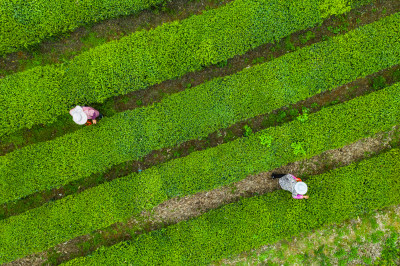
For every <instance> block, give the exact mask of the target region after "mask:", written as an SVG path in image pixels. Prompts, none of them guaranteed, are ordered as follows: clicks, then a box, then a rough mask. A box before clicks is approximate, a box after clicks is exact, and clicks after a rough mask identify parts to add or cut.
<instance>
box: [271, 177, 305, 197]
mask: <svg viewBox="0 0 400 266" xmlns="http://www.w3.org/2000/svg"><path fill="white" fill-rule="evenodd" d="M272 178H273V179H275V178H279V185H280V186H281V188H282V189H284V190H287V191H289V192H291V193H292V197H293V198H294V199H308V196H305V195H304V194H306V193H307V190H308V188H307V184H306V183H304V182H302V181H301V179H300V178H297V177H295V176H294V175H292V174H275V173H273V174H272Z"/></svg>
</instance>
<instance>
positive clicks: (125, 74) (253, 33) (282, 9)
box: [0, 0, 348, 136]
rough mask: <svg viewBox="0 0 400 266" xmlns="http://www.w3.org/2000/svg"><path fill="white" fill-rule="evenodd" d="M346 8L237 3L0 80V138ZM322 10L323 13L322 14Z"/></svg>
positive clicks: (311, 1) (323, 1)
mask: <svg viewBox="0 0 400 266" xmlns="http://www.w3.org/2000/svg"><path fill="white" fill-rule="evenodd" d="M342 2H345V1H344V0H334V1H333V0H293V1H280V0H236V1H234V2H231V3H228V4H227V5H226V6H224V7H221V8H218V9H213V10H209V11H206V12H203V14H202V15H197V16H192V17H190V18H188V19H185V20H182V21H180V22H179V21H175V22H171V23H166V24H163V25H162V26H160V27H157V28H155V29H153V30H150V31H144V30H143V31H139V32H136V33H134V34H132V35H130V36H127V37H125V38H122V39H120V40H118V41H111V42H109V43H107V44H104V45H101V46H99V47H96V48H94V49H91V50H90V51H87V52H85V53H82V54H81V55H79V56H77V57H75V58H74V59H73V60H71V61H69V62H68V63H65V64H61V65H51V66H44V67H37V68H33V69H31V70H28V71H25V72H22V73H17V74H14V75H11V76H7V77H6V78H4V79H2V80H0V103H1V104H0V113H1V114H2V116H1V117H0V136H2V135H4V134H10V133H12V132H13V131H15V130H18V129H21V128H30V127H32V126H33V125H35V124H38V123H45V124H46V123H51V122H54V121H55V120H56V119H57V116H59V115H62V114H65V113H67V111H68V110H69V109H70V108H71V107H73V106H75V105H76V104H79V105H85V104H88V103H93V102H103V101H104V100H105V99H107V98H109V97H111V96H115V95H119V94H125V93H127V92H130V91H135V90H139V89H144V88H146V87H148V86H150V85H154V84H158V83H160V82H162V81H165V80H168V79H171V78H174V77H178V76H181V75H183V74H185V73H188V72H190V71H195V70H199V69H201V68H202V67H203V66H205V65H209V64H214V63H217V62H220V61H223V60H226V59H228V58H231V57H233V56H235V55H237V54H243V53H245V52H246V51H248V50H249V49H252V48H254V47H257V46H259V45H261V44H264V43H269V42H272V41H274V40H278V39H281V38H283V37H285V36H287V35H289V34H290V33H293V32H296V31H299V30H302V29H305V28H308V27H312V26H314V25H316V24H317V23H321V22H322V20H323V18H325V17H326V16H327V15H329V14H334V13H341V12H345V11H347V10H348V8H343V7H342V6H340V5H339V7H338V9H337V8H335V7H334V6H335V5H334V4H335V3H342ZM320 9H321V10H320Z"/></svg>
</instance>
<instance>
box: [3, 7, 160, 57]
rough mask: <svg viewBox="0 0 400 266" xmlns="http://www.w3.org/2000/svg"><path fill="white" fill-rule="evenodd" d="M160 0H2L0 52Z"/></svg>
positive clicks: (15, 48) (135, 9)
mask: <svg viewBox="0 0 400 266" xmlns="http://www.w3.org/2000/svg"><path fill="white" fill-rule="evenodd" d="M162 2H164V0H119V1H113V0H94V1H93V0H79V1H76V0H53V1H47V0H4V1H1V2H0V28H1V30H2V34H1V35H0V55H4V54H6V53H11V52H15V51H18V50H20V49H21V48H24V47H25V48H27V47H28V46H31V45H34V44H37V43H40V42H41V41H42V40H44V39H46V38H48V37H51V36H55V35H59V34H60V33H64V32H69V31H72V30H74V29H76V28H78V27H79V26H83V25H85V24H88V23H93V22H97V21H100V20H104V19H108V18H113V17H118V16H121V15H128V14H132V13H135V12H138V11H140V10H143V9H146V8H149V7H150V6H152V5H156V4H159V3H162Z"/></svg>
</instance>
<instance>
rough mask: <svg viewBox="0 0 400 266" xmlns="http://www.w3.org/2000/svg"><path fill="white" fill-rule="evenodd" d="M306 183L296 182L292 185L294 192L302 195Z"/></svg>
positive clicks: (305, 191)
mask: <svg viewBox="0 0 400 266" xmlns="http://www.w3.org/2000/svg"><path fill="white" fill-rule="evenodd" d="M307 189H308V188H307V184H306V183H304V182H297V183H296V185H295V186H294V190H296V192H297V193H298V194H301V195H304V194H306V193H307Z"/></svg>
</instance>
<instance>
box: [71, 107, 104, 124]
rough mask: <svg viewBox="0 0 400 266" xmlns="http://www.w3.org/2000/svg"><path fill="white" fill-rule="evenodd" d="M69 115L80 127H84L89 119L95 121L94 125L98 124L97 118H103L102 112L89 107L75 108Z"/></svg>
mask: <svg viewBox="0 0 400 266" xmlns="http://www.w3.org/2000/svg"><path fill="white" fill-rule="evenodd" d="M69 114H70V115H71V116H72V119H73V120H74V122H75V123H77V124H78V125H83V124H85V123H86V122H87V120H88V119H91V120H92V121H93V124H96V123H97V120H96V118H97V117H99V116H101V114H100V112H99V111H97V110H96V109H94V108H92V107H89V106H83V107H81V106H79V105H77V106H75V108H73V109H71V110H70V111H69Z"/></svg>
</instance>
